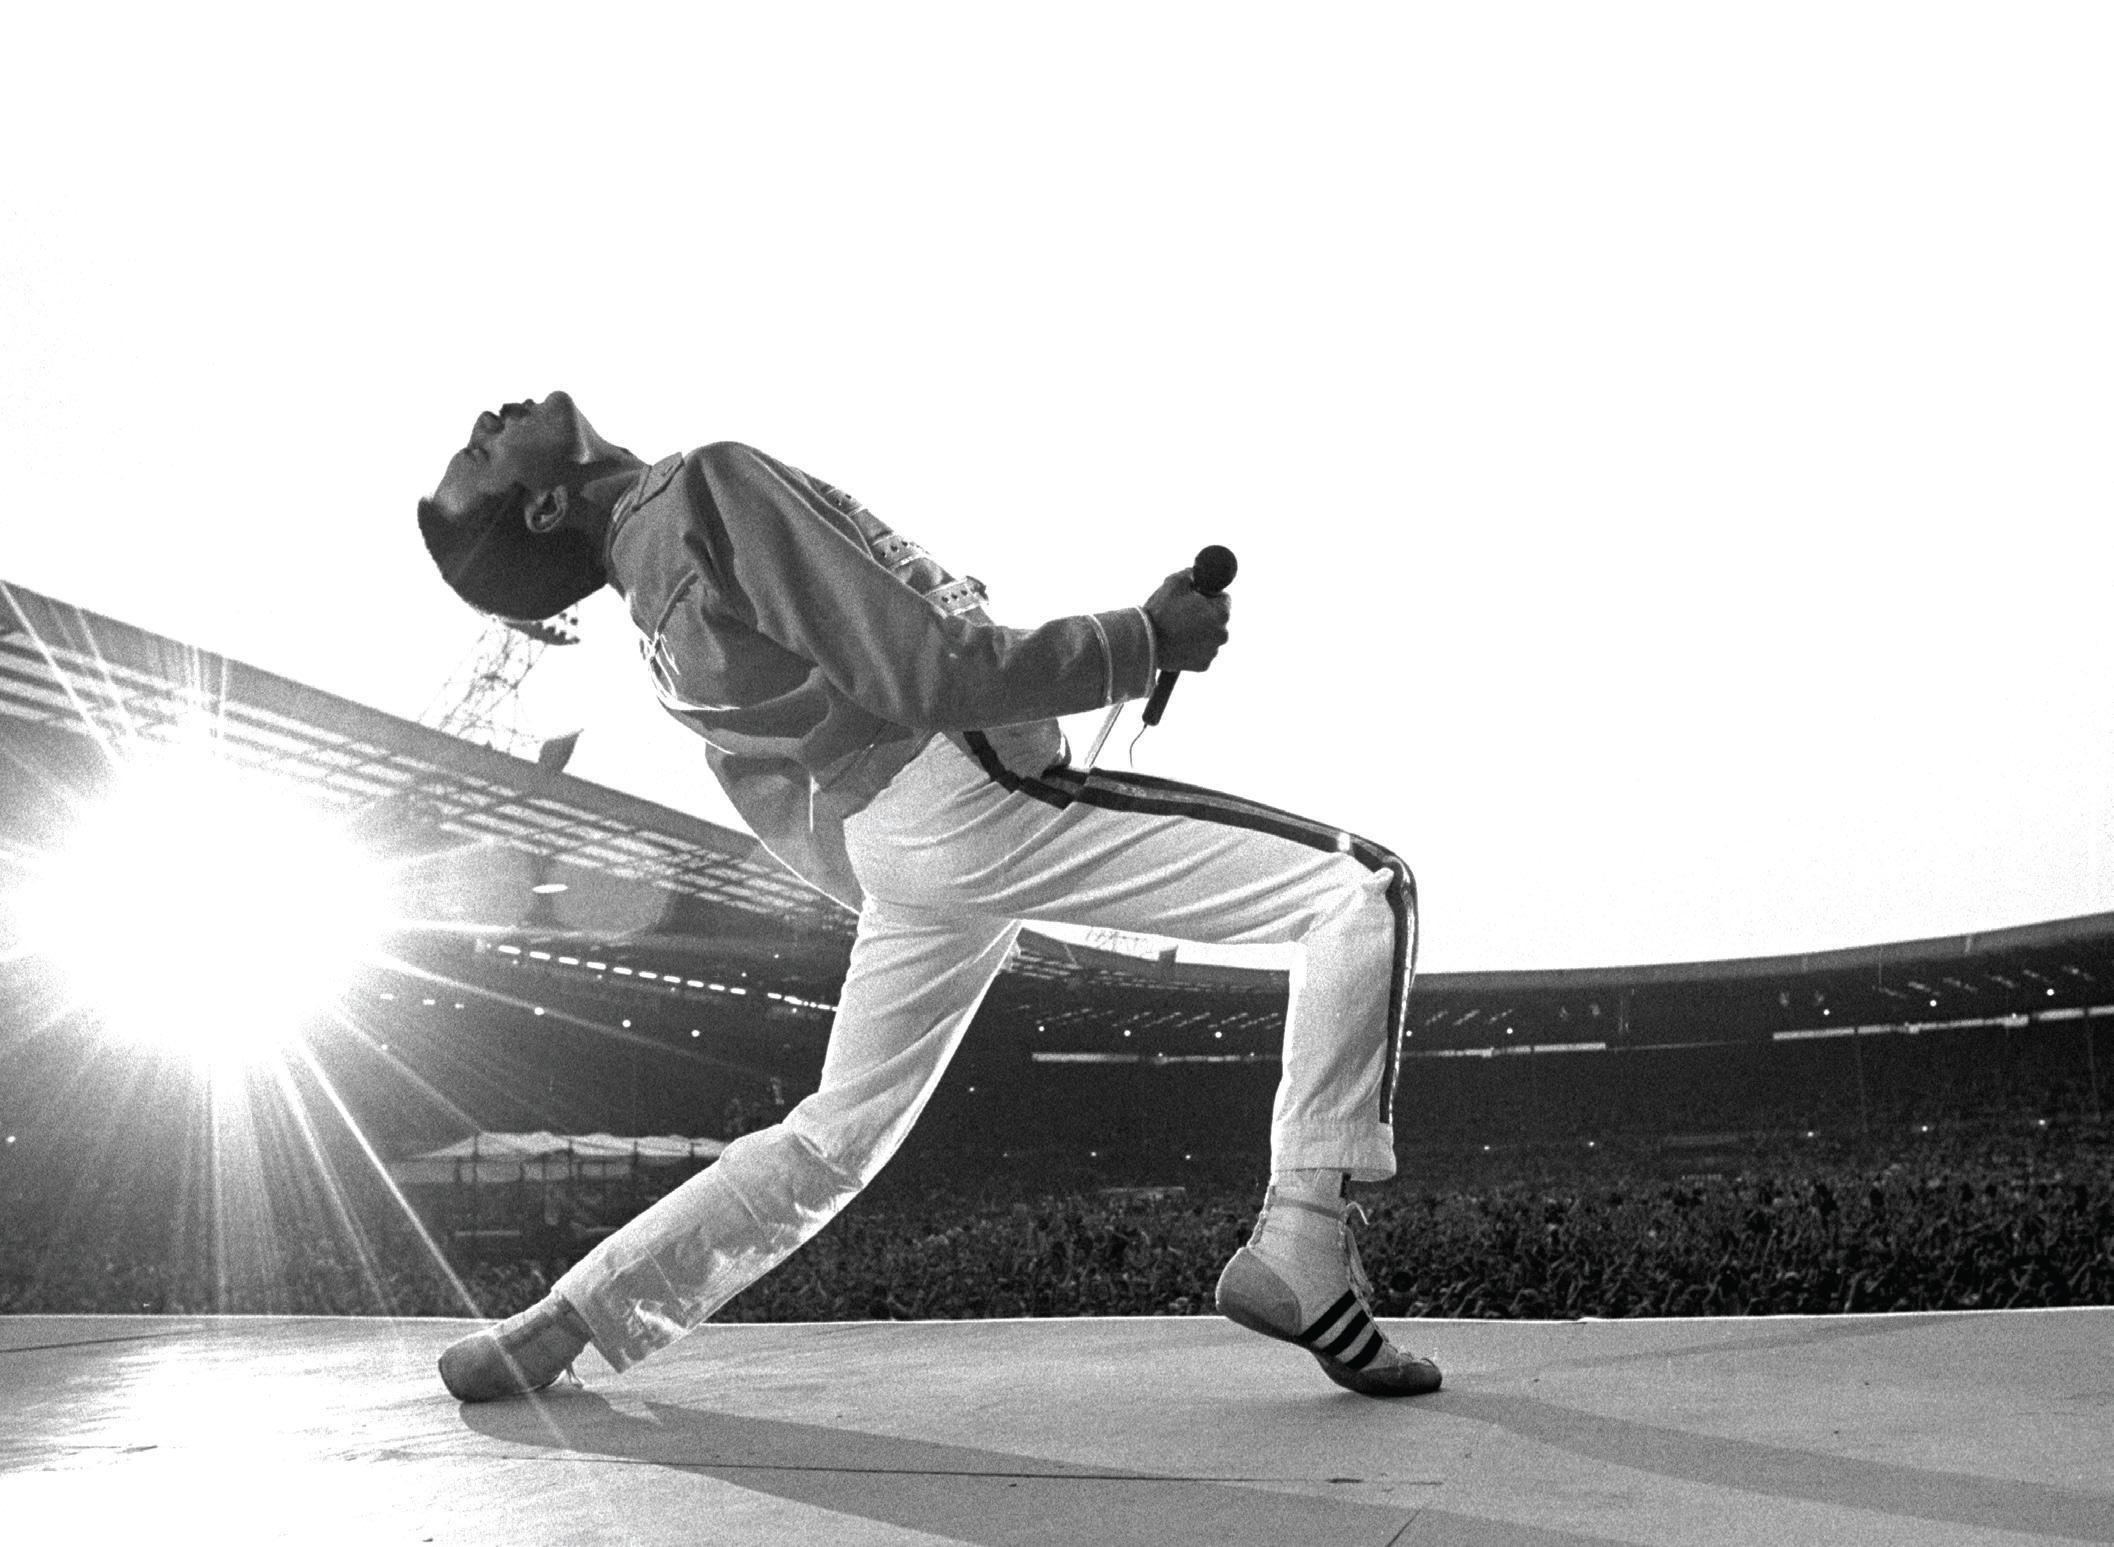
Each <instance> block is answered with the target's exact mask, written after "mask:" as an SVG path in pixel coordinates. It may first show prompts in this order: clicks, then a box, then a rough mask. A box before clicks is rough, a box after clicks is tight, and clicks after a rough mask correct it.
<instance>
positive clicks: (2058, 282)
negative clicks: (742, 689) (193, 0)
mask: <svg viewBox="0 0 2114 1547" xmlns="http://www.w3.org/2000/svg"><path fill="white" fill-rule="evenodd" d="M10 39H11V41H10V53H11V56H12V57H13V58H14V59H15V60H16V65H15V68H14V70H13V71H11V72H10V74H11V80H10V87H9V91H8V92H7V93H6V95H5V98H4V100H0V134H4V136H5V139H6V143H8V144H9V145H10V146H11V147H12V150H11V152H10V154H9V155H8V156H7V157H6V158H5V160H4V163H0V351H4V369H0V464H4V465H5V467H6V468H7V469H8V471H9V473H10V475H11V476H12V478H13V480H14V483H15V488H14V491H13V494H14V498H13V499H12V500H11V501H9V503H8V508H7V509H6V510H5V511H4V512H0V578H5V579H7V580H10V581H12V582H15V583H18V584H22V585H27V586H29V587H32V588H33V589H36V590H39V591H43V592H46V593H48V594H51V595H54V596H57V597H59V598H61V599H63V600H66V601H71V602H75V603H78V604H80V605H83V606H86V607H90V608H92V609H95V610H97V611H100V612H104V613H107V614H110V615H113V616H116V617H119V618H122V619H124V620H126V621H129V622H133V623H137V624H140V625H142V626H145V627H147V628H150V629H153V630H156V631H158V632H162V633H166V634H169V635H172V636H174V637H176V638H178V639H181V640H185V641H187V642H191V643H195V644H197V645H200V646H204V647H206V648H209V649H212V650H216V651H221V652H224V653H227V654H230V655H233V656H235V657H237V658H240V659H242V660H246V661H249V662H251V663H253V664H256V665H258V666H262V667H265V668H267V669H270V670H273V671H276V672H279V673H282V674H284V675H287V676H291V677H294V678H297V679H299V680H302V681H304V682H308V683H311V684H313V685H315V686H318V687H322V688H325V689H328V690H329V691H332V692H335V693H338V694H342V695H344V696H347V697H350V698H353V699H357V700H360V701H362V702H365V703H369V704H373V705H376V706H378V707H380V708H382V709H385V710H389V711H391V712H394V713H397V714H401V715H405V716H407V717H413V718H416V717H419V716H421V715H422V714H426V713H428V712H430V711H431V710H432V709H433V708H434V707H435V705H436V696H437V695H438V694H439V692H440V689H441V687H442V685H443V683H444V682H445V681H446V679H447V678H448V676H449V675H450V673H451V672H452V671H453V670H454V669H455V668H456V666H457V665H458V664H459V663H460V662H461V660H462V659H463V657H464V656H465V654H466V652H468V651H469V650H470V649H471V648H472V647H473V645H474V644H475V642H476V639H477V636H478V623H477V620H476V619H475V618H474V617H472V616H471V615H469V614H468V613H467V612H466V611H465V610H464V609H463V608H462V607H461V606H460V604H458V603H456V602H455V600H454V599H453V597H452V596H450V595H449V593H448V592H447V591H446V590H445V589H444V588H443V587H442V585H441V584H440V582H439V580H438V578H437V576H436V575H435V574H434V573H433V572H432V569H431V566H430V565H429V564H428V562H427V560H426V558H425V555H424V552H423V549H422V548H421V546H420V544H419V542H418V540H417V537H416V535H415V531H414V525H413V519H412V517H413V506H414V502H415V499H416V497H417V496H418V495H419V494H420V493H422V492H425V491H427V490H428V489H430V487H431V486H432V484H433V483H434V482H435V481H436V480H437V478H438V476H439V474H440V471H441V468H442V466H443V465H444V464H445V462H446V459H447V456H448V454H449V453H450V452H451V451H452V450H453V449H454V448H455V447H456V446H458V445H460V444H461V443H462V441H463V440H464V438H465V437H466V436H467V434H468V431H469V428H470V425H471V422H472V420H473V419H474V418H475V417H476V415H477V413H478V412H479V411H480V410H481V409H484V408H487V407H496V406H497V405H498V404H499V403H501V402H504V401H508V400H511V399H517V398H521V397H525V396H541V395H543V394H544V393H547V392H549V391H551V390H553V389H559V388H562V389H564V390H566V391H569V392H571V393H572V394H573V395H574V397H575V398H576V399H577V400H578V401H579V402H580V404H581V406H582V408H583V409H584V410H585V411H586V412H587V413H588V414H589V415H590V417H592V418H593V419H594V421H595V423H596V424H597V426H598V427H599V428H600V429H602V430H603V431H604V432H605V433H607V434H609V435H610V436H611V437H612V438H613V439H615V440H617V441H618V442H620V443H622V444H624V445H627V446H629V447H631V448H632V449H634V450H635V451H638V452H639V453H640V454H641V455H643V456H646V457H647V458H649V459H652V458H656V457H659V456H661V455H665V454H667V453H668V452H671V451H678V450H683V449H687V448H689V447H692V446H696V445H701V444H704V443H706V442H708V441H713V440H721V439H734V440H742V441H747V442H749V443H751V444H754V445H757V446H760V447H762V448H764V449H765V450H768V451H770V452H772V453H773V454H774V455H777V456H779V457H782V458H784V459H785V460H788V461H791V462H793V463H796V464H797V465H799V466H802V467H804V468H806V469H808V470H809V471H811V472H813V473H815V474H816V475H818V476H820V477H822V478H825V479H827V480H828V481H830V482H832V483H835V484H837V485H839V486H841V487H844V488H847V489H849V490H851V491H853V492H854V493H856V494H857V495H858V496H859V497H860V498H862V499H863V500H864V501H865V502H866V503H867V504H868V505H870V506H871V507H872V508H873V509H874V510H875V511H876V512H877V513H878V514H879V515H881V516H882V517H883V519H885V520H887V521H889V522H890V523H891V524H892V525H894V526H895V527H897V528H898V529H899V530H901V531H903V532H905V533H907V534H908V535H910V536H912V537H914V538H916V539H917V540H919V541H920V542H922V543H923V544H924V545H925V546H926V547H928V548H929V549H931V550H932V551H934V552H935V553H936V554H937V555H938V556H939V557H940V558H941V559H942V561H943V562H945V563H946V564H948V565H949V567H950V568H952V569H954V570H955V571H956V572H957V573H969V574H974V575H976V576H978V577H979V578H981V579H983V580H984V581H985V582H986V583H987V585H988V586H989V588H990V591H991V595H992V610H993V612H994V614H995V615H996V616H997V617H998V618H999V619H1000V620H1001V621H1003V622H1007V623H1017V624H1032V623H1036V622H1040V621H1042V620H1043V619H1045V618H1049V617H1052V616H1057V615H1061V614H1066V613H1073V612H1081V611H1092V610H1101V609H1105V608H1109V607H1117V606H1124V605H1128V604H1132V603H1136V602H1140V601H1142V600H1143V599H1144V598H1145V597H1146V596H1147V595H1148V594H1149V593H1150V592H1151V591H1152V589H1153V587H1154V586H1155V585H1156V584H1157V582H1158V581H1159V580H1160V579H1161V578H1162V577H1163V576H1164V575H1166V574H1167V573H1168V572H1169V571H1171V570H1174V569H1178V568H1181V567H1184V566H1185V565H1186V564H1187V563H1188V562H1189V559H1190V557H1191V556H1192V555H1193V554H1194V553H1195V551H1196V550H1197V548H1198V547H1200V546H1201V545H1203V544H1205V543H1212V542H1218V543H1224V544H1226V545H1227V546H1229V547H1232V548H1233V549H1234V550H1235V551H1236V552H1237V553H1238V554H1239V556H1240V560H1241V572H1240V578H1239V580H1238V581H1237V583H1236V584H1235V586H1234V589H1233V593H1232V594H1233V596H1234V598H1235V609H1234V615H1233V638H1232V642H1231V644H1230V645H1229V646H1228V647H1227V649H1226V650H1225V652H1224V653H1223V654H1221V656H1220V657H1219V660H1218V662H1217V664H1216V665H1215V666H1214V667H1213V669H1212V670H1211V671H1210V672H1208V673H1206V674H1203V675H1199V676H1194V677H1191V678H1186V679H1185V680H1184V682H1183V685H1182V687H1181V690H1180V691H1179V692H1178V693H1177V694H1176V696H1175V699H1174V702H1173V706H1172V707H1171V708H1170V710H1169V713H1168V716H1167V720H1166V722H1165V723H1164V724H1163V725H1161V726H1160V727H1159V728H1158V729H1156V730H1153V731H1151V732H1149V733H1147V734H1146V735H1145V736H1144V737H1143V738H1142V740H1139V741H1137V743H1136V745H1135V749H1134V750H1133V749H1132V747H1131V740H1132V734H1133V732H1134V730H1135V728H1136V722H1135V719H1132V720H1131V721H1129V722H1127V723H1126V724H1125V725H1124V726H1123V727H1122V728H1121V729H1119V730H1118V731H1117V733H1116V735H1115V736H1114V737H1113V738H1112V739H1111V742H1110V745H1109V750H1108V751H1107V752H1106V753H1104V755H1103V761H1104V762H1105V763H1107V764H1109V765H1110V766H1113V767H1116V768H1119V769H1120V768H1125V767H1134V768H1136V769H1137V770H1138V771H1140V772H1146V773H1152V774H1156V775H1160V776H1163V777H1169V778H1177V779H1184V780H1189V781H1193V782H1196V783H1201V784H1206V785H1210V786H1213V787H1217V788H1225V789H1232V790H1236V791H1239V792H1241V793H1244V794H1249V795H1252V796H1254V797H1256V798H1258V799H1261V800H1264V801H1267V802H1270V803H1271V804H1275V805H1280V806H1286V807H1290V808H1292V809H1295V810H1298V811H1301V812H1303V813H1306V814H1308V815H1311V816H1313V817H1316V818H1319V819H1321V820H1325V821H1329V822H1332V823H1336V824H1339V825H1342V826H1344V827H1348V828H1351V829H1353V830H1356V831H1358V832H1361V833H1364V834H1367V835H1368V836H1370V837H1372V838H1375V839H1377V840H1379V841H1380V842H1382V843H1384V844H1386V845H1388V846H1389V847H1391V848H1394V849H1395V850H1397V851H1398V852H1400V853H1401V854H1402V855H1403V856H1404V857H1405V858H1406V859H1408V860H1409V862H1410V864H1411V865H1412V866H1413V867H1414V868H1415V870H1416V872H1417V876H1418V880H1419V883H1420V892H1421V897H1422V903H1423V914H1424V939H1423V955H1422V966H1423V967H1424V968H1425V969H1426V970H1440V971H1454V970H1468V969H1499V968H1546V967H1562V966H1588V965H1617V964H1625V963H1637V962H1657V961H1675V960H1698V959H1716V958H1722V957H1729V956H1743V955H1760V954H1777V953H1783V952H1793V951H1805V950H1818V949H1828V948H1833V947H1838V946H1849V945H1857V944H1866V943H1871V942H1875V941H1883V940H1892V939H1906V938H1914V937H1919V936H1927V935H1935V934H1947V933H1956V932H1965V931H1969V930H1979V929H1987V928H1994V927H2000V926H2004V925H2009V924H2018V923H2025V922H2030V921H2034V920H2039V919H2047V918H2056V917H2066V916H2071V915H2076V914H2082V913H2090V912H2095V911H2103V910H2109V909H2114V648H2110V639H2109V630H2108V626H2107V607H2106V599H2107V594H2108V576H2109V574H2110V571H2114V519H2110V517H2114V457H2110V455H2109V451H2110V444H2109V424H2110V414H2109V411H2110V409H2114V373H2110V368H2109V364H2108V362H2109V361H2110V360H2114V286H2110V285H2109V284H2108V283H2107V279H2106V276H2107V275H2109V274H2114V197H2110V192H2114V185H2110V177H2109V174H2110V171H2114V93H2109V92H2108V91H2107V90H2106V82H2107V81H2108V80H2110V79H2114V11H2110V10H2109V9H2108V8H2106V7H2104V6H2098V5H2060V4H2050V5H2034V6H2017V5H1983V6H1965V5H1930V4H1920V5H1914V6H1876V5H1860V4H1854V3H1848V4H1845V3H1836V4H1826V5H1799V4H1772V5H1769V6H1750V7H1729V6H1709V7H1698V6H1693V5H1623V4H1613V5H1603V6H1592V7H1580V6H1571V5H1547V6H1537V5H1490V6H1451V7H1415V6H1373V7H1347V6H1328V5H1302V6H1299V7H1277V8H1267V9H1266V8H1261V7H1246V6H1238V5H1212V6H1176V5H1150V4H1120V5H1104V4H1091V3H1089V4H1074V5H1070V6H1066V7H1062V8H1048V7H1035V8H1029V7H994V6H988V5H985V6H972V5H923V4H908V5H891V6H885V7H877V6H866V7H858V6H848V5H846V6H840V5H800V6H790V5H788V6H756V5H741V6H715V5H711V4H695V5H687V6H681V7H626V6H622V5H613V4H603V5H597V6H592V7H590V6H579V5H572V6H565V7H541V6H536V5H520V6H510V7H491V6H480V7H476V8H468V7H464V8H456V7H453V6H448V5H442V4H424V5H419V6H417V7H404V8H397V7H394V6H392V5H388V4H376V5H363V6H357V7H351V6H348V7H335V8H329V9H328V10H326V9H325V8H320V7H289V6H269V7H263V6H260V7H238V6H227V5H216V4H213V3H210V0H207V3H202V4H199V5H196V6H186V7H148V6H139V7H109V6H96V5H93V4H74V5H68V6H41V7H36V8H34V9H33V10H32V12H31V13H30V14H28V15H27V16H25V17H24V18H22V19H19V20H17V21H15V22H13V23H11V26H10ZM584 623H585V626H586V633H587V637H586V639H585V640H584V641H583V643H582V644H581V645H580V646H578V647H576V648H574V649H572V650H569V651H553V652H551V653H550V654H549V655H548V656H546V657H545V660H544V662H543V664H542V665H540V666H539V667H538V668H537V671H536V674H535V676H534V677H533V678H532V679H531V682H530V684H529V688H528V690H527V697H526V701H525V705H524V707H525V709H526V710H527V711H528V713H529V714H530V716H531V723H532V724H534V725H538V726H540V727H542V728H544V729H547V730H549V731H550V732H552V733H555V732H557V731H561V730H566V729H571V728H574V727H580V728H582V729H583V735H582V739H581V743H580V751H579V753H578V756H577V758H576V760H575V762H574V764H573V768H572V771H573V772H575V773H578V774H581V775H583V776H585V777H587V778H591V779H595V780H597V781H599V782H603V783H606V784H610V785H614V786H616V787H619V788H623V789H627V790H630V791H633V792H634V793H638V794H642V795H646V796H649V797H651V798H654V799H658V800H662V801H664V802H666V803H668V804H670V805H674V806H678V807H680V808H682V809H686V810H691V811H694V812H697V813H698V814H700V815H704V816H707V817H710V818H712V819H714V820H719V821H725V822H729V823H733V822H734V820H735V819H734V818H733V816H732V813H731V811H730V810H729V809H728V808H727V806H726V805H725V802H724V801H723V799H722V798H721V797H719V795H718V793H717V791H716V790H715V789H713V788H712V786H711V782H710V777H709V775H708V773H707V772H706V770H705V767H704V761H703V757H702V748H701V746H700V745H699V744H698V743H697V742H696V741H695V740H694V738H692V737H691V736H689V735H688V734H687V733H686V732H685V731H683V730H682V729H681V728H680V727H678V726H677V725H676V724H675V723H674V722H672V721H670V720H667V719H666V718H665V717H664V716H663V715H662V714H661V712H660V711H659V709H658V708H657V706H656V705H655V704H654V702H653V698H652V695H651V692H650V691H649V689H648V686H647V683H646V680H645V678H644V676H643V674H642V671H641V669H640V668H639V666H638V663H637V660H636V655H635V646H634V642H633V640H632V638H631V635H630V629H629V625H628V623H627V621H626V619H625V617H624V615H623V611H622V608H621V606H620V605H619V604H618V603H617V602H616V600H615V598H614V596H613V595H609V594H607V593H605V595H604V596H603V597H602V598H599V599H598V600H597V601H596V602H594V603H592V604H591V605H590V606H589V608H588V609H587V611H586V615H585V618H584ZM1070 728H1071V729H1072V730H1073V732H1074V741H1075V743H1080V744H1083V743H1084V741H1086V740H1087V739H1090V737H1091V734H1092V731H1093V729H1094V721H1093V719H1092V718H1088V719H1086V720H1083V721H1081V722H1076V723H1075V724H1074V725H1073V726H1072V727H1070Z"/></svg>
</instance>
